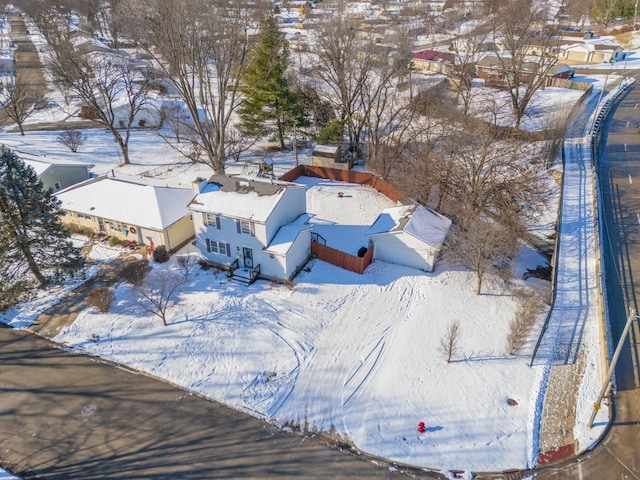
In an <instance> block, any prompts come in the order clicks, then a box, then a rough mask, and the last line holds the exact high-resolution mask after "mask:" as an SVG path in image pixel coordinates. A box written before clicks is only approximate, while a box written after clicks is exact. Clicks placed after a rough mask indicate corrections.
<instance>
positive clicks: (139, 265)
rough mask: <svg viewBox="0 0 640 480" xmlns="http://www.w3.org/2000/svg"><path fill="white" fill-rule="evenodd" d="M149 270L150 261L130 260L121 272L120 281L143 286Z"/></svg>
mask: <svg viewBox="0 0 640 480" xmlns="http://www.w3.org/2000/svg"><path fill="white" fill-rule="evenodd" d="M149 269H150V267H149V261H148V260H146V259H142V260H135V259H133V260H128V261H127V262H126V263H125V265H124V267H123V268H122V270H121V271H120V280H123V281H125V282H127V283H130V284H131V285H135V286H139V285H142V282H143V281H144V277H145V275H146V274H147V272H148V271H149Z"/></svg>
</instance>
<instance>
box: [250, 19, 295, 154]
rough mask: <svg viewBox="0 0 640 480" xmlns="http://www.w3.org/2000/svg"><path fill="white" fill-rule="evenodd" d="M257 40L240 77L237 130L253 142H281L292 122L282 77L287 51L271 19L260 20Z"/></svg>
mask: <svg viewBox="0 0 640 480" xmlns="http://www.w3.org/2000/svg"><path fill="white" fill-rule="evenodd" d="M261 25H262V26H261V30H260V40H259V41H258V42H257V44H256V45H255V47H254V48H253V50H252V51H251V52H250V56H251V62H250V64H249V66H248V67H247V69H246V71H245V74H244V76H243V88H242V93H243V95H244V97H243V103H242V105H241V106H240V109H239V110H238V114H239V116H240V120H241V122H240V125H239V127H240V130H241V131H242V132H243V133H244V134H245V135H249V136H251V137H254V138H261V137H267V136H269V137H270V138H273V139H277V140H278V142H279V143H280V148H284V147H285V144H284V138H285V136H286V134H287V133H288V132H290V131H291V130H292V129H293V126H294V123H295V122H296V113H297V110H296V99H295V96H294V95H293V94H292V93H291V89H290V87H289V82H288V80H287V78H286V76H285V72H286V70H287V66H288V65H289V51H288V49H287V44H286V41H285V39H284V37H283V35H282V34H281V33H280V31H279V30H278V24H277V22H276V19H275V18H274V17H273V15H269V16H267V17H265V18H264V19H263V20H262V23H261Z"/></svg>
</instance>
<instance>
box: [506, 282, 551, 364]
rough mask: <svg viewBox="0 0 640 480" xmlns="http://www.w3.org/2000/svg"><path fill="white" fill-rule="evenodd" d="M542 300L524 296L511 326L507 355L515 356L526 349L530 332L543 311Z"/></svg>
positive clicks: (534, 296)
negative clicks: (523, 348) (522, 349)
mask: <svg viewBox="0 0 640 480" xmlns="http://www.w3.org/2000/svg"><path fill="white" fill-rule="evenodd" d="M542 303H543V302H542V299H541V298H540V297H539V296H538V295H522V300H521V301H520V305H518V310H517V311H516V316H515V317H514V318H513V320H511V323H510V324H509V334H508V335H507V353H508V354H509V355H515V354H516V353H518V351H519V350H520V349H521V348H522V347H524V345H525V343H526V341H527V337H528V336H529V332H530V331H531V329H532V328H533V326H534V325H535V323H536V320H537V319H538V315H539V314H540V311H541V309H542Z"/></svg>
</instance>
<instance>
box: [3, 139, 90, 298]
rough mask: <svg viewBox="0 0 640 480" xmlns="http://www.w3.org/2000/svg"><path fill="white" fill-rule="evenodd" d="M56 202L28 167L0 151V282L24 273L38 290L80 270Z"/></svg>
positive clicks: (17, 278)
mask: <svg viewBox="0 0 640 480" xmlns="http://www.w3.org/2000/svg"><path fill="white" fill-rule="evenodd" d="M61 214H62V209H61V208H60V203H59V201H58V200H56V198H55V197H53V196H52V194H51V192H50V191H45V190H44V189H43V187H42V183H41V182H40V181H39V180H38V177H37V175H36V173H35V171H34V170H33V168H31V167H30V166H27V165H25V163H24V162H23V161H22V160H21V159H20V158H19V157H18V156H17V155H16V154H15V153H14V152H12V151H11V150H9V149H8V148H6V147H4V146H3V147H2V148H1V150H0V283H2V285H3V287H4V288H8V286H9V285H10V284H12V283H13V282H16V281H24V279H25V276H27V277H28V274H29V273H30V275H31V276H32V278H35V280H36V281H37V283H38V286H39V287H40V288H44V287H46V286H47V285H48V284H49V283H50V282H52V281H56V280H59V279H60V278H61V277H63V276H64V275H65V274H69V273H71V272H72V271H73V270H75V269H77V268H80V267H81V266H82V264H83V260H82V257H81V256H80V252H79V250H78V249H77V248H75V247H74V246H73V245H72V243H71V240H70V238H69V237H70V234H69V232H68V231H67V230H66V229H65V228H64V227H63V226H62V224H61V223H60V219H59V216H60V215H61Z"/></svg>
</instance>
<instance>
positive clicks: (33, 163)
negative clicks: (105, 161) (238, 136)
mask: <svg viewBox="0 0 640 480" xmlns="http://www.w3.org/2000/svg"><path fill="white" fill-rule="evenodd" d="M16 153H17V155H18V157H19V158H20V160H22V161H23V162H24V163H25V165H27V166H29V167H31V168H33V170H34V171H35V172H36V175H38V176H41V175H42V174H43V173H44V172H46V171H47V170H49V169H50V168H51V167H52V166H54V165H55V166H65V167H85V168H87V169H89V168H91V167H93V165H91V164H89V163H81V162H76V161H73V160H67V159H62V158H55V157H42V156H39V155H32V154H30V153H24V152H16Z"/></svg>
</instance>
